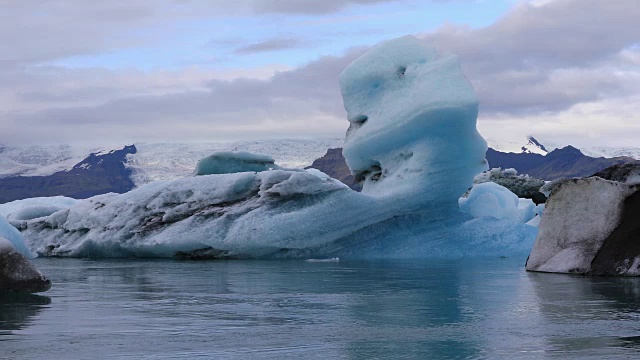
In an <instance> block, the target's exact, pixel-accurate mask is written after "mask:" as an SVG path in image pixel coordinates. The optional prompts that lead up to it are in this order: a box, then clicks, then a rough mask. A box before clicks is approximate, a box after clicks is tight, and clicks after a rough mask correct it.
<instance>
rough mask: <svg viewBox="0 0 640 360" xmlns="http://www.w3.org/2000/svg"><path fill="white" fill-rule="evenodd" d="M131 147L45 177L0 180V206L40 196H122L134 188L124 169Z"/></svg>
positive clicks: (92, 156) (93, 156)
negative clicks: (115, 194) (110, 193)
mask: <svg viewBox="0 0 640 360" xmlns="http://www.w3.org/2000/svg"><path fill="white" fill-rule="evenodd" d="M136 151H137V149H136V147H135V146H134V145H130V146H125V147H124V148H123V149H121V150H112V151H109V152H98V153H92V154H90V155H89V156H88V157H87V158H85V159H84V160H82V161H81V162H79V163H78V164H76V165H75V166H73V168H71V169H70V170H64V171H58V172H55V173H53V174H51V175H47V176H21V175H18V176H9V177H4V178H0V203H5V202H9V201H13V200H20V199H25V198H31V197H40V196H56V195H63V196H68V197H72V198H76V199H84V198H88V197H91V196H94V195H99V194H105V193H109V192H115V193H124V192H127V191H129V190H131V189H133V187H134V183H133V181H132V180H131V170H130V169H128V168H127V167H125V163H126V161H127V155H129V154H135V153H136Z"/></svg>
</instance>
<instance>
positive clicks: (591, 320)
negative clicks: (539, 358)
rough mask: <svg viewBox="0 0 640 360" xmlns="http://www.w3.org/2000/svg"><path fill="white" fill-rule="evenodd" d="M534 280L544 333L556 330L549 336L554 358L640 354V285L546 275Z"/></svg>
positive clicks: (610, 279) (632, 281) (635, 281)
mask: <svg viewBox="0 0 640 360" xmlns="http://www.w3.org/2000/svg"><path fill="white" fill-rule="evenodd" d="M529 278H530V279H531V281H532V283H533V284H534V290H535V295H536V297H537V303H538V304H539V310H540V314H541V315H542V320H541V321H542V322H543V323H544V324H543V325H544V328H547V329H551V330H552V331H549V333H548V334H546V342H547V344H548V349H549V350H550V351H551V352H562V353H568V352H571V353H584V354H589V355H592V356H593V355H595V354H598V353H600V352H601V353H603V354H604V353H606V351H607V349H611V348H626V349H638V350H640V328H639V327H638V326H636V324H638V320H640V279H638V278H613V277H585V276H571V275H560V274H540V273H532V274H530V275H529ZM594 324H597V326H594ZM563 329H564V331H562V330H563ZM566 329H571V331H566Z"/></svg>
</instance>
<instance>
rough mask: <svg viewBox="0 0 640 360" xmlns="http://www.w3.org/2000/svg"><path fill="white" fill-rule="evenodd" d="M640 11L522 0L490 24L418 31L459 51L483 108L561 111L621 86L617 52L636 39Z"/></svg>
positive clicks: (626, 2) (586, 2)
mask: <svg viewBox="0 0 640 360" xmlns="http://www.w3.org/2000/svg"><path fill="white" fill-rule="evenodd" d="M639 17H640V7H638V6H637V2H635V1H634V0H620V1H616V2H602V1H598V0H556V1H548V2H544V3H541V4H539V5H535V4H532V3H528V2H521V3H519V4H518V5H517V6H516V7H515V8H513V9H512V10H511V11H510V12H509V13H508V14H507V15H506V16H504V17H503V18H502V19H500V20H498V21H497V22H496V23H495V24H493V25H491V26H488V27H485V28H481V29H469V28H462V27H456V26H447V27H444V28H442V29H440V30H438V31H437V32H435V33H431V34H425V35H423V37H424V38H425V40H426V41H428V42H430V43H432V44H434V45H435V46H436V48H439V49H443V50H447V51H451V52H453V53H455V54H457V55H459V56H460V58H461V61H462V64H463V68H464V70H465V72H466V73H467V75H468V76H469V78H470V79H471V81H472V82H473V84H474V86H475V87H476V90H477V91H478V93H479V95H480V99H481V103H482V104H483V110H484V111H487V112H506V113H522V112H540V111H560V110H566V109H568V108H570V107H571V106H573V105H575V104H578V103H581V102H585V101H595V100H598V99H602V98H604V97H607V96H616V95H617V94H618V93H619V92H624V88H625V87H626V86H627V84H626V83H627V80H626V79H625V77H624V76H619V74H617V69H618V66H619V65H621V64H619V61H618V60H616V58H617V57H619V55H620V53H621V52H623V51H625V49H626V48H628V47H630V46H632V45H634V44H637V43H639V42H640V35H639V34H640V22H638V21H637V19H638V18H639ZM635 70H636V72H637V71H639V70H638V69H637V68H636V69H635Z"/></svg>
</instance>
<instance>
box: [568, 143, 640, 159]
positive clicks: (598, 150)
mask: <svg viewBox="0 0 640 360" xmlns="http://www.w3.org/2000/svg"><path fill="white" fill-rule="evenodd" d="M580 150H581V151H582V153H583V154H585V155H587V156H591V157H605V158H612V157H620V156H627V157H631V158H634V159H636V160H640V148H634V147H621V148H615V147H606V146H600V147H597V146H596V147H583V148H580Z"/></svg>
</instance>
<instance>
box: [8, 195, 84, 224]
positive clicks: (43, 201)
mask: <svg viewBox="0 0 640 360" xmlns="http://www.w3.org/2000/svg"><path fill="white" fill-rule="evenodd" d="M79 202H80V200H76V199H73V198H70V197H66V196H50V197H35V198H29V199H24V200H14V201H11V202H8V203H4V204H0V215H2V216H4V217H5V218H7V220H9V221H11V220H31V219H35V218H38V217H43V216H48V215H51V214H53V213H54V212H56V211H60V210H62V209H68V208H70V207H72V206H73V205H76V204H77V203H79Z"/></svg>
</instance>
